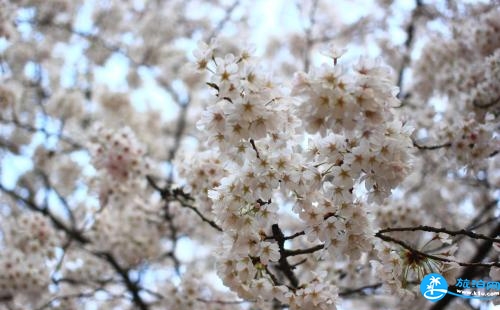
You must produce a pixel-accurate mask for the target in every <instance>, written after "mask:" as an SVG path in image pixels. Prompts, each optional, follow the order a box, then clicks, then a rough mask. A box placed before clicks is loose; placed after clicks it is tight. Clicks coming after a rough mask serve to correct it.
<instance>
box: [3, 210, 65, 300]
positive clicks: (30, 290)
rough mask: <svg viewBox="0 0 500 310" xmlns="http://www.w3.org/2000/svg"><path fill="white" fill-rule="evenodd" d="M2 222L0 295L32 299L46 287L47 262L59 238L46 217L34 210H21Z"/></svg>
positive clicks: (51, 256)
mask: <svg viewBox="0 0 500 310" xmlns="http://www.w3.org/2000/svg"><path fill="white" fill-rule="evenodd" d="M3 220H5V219H3ZM5 223H6V225H5V226H3V227H2V232H3V244H2V252H1V254H0V270H2V273H1V274H0V296H2V297H5V298H8V299H14V298H16V297H19V298H22V297H27V298H29V299H32V298H33V297H36V296H39V295H40V294H42V293H44V292H45V291H46V290H47V289H48V285H49V283H50V269H49V268H48V265H47V263H48V260H50V259H52V258H54V255H55V252H54V251H55V247H56V246H58V244H59V241H58V240H59V238H58V236H57V234H56V232H55V231H54V228H53V227H52V225H51V223H50V222H49V221H48V220H47V218H45V217H44V216H43V215H41V214H38V213H22V214H19V215H18V216H17V217H16V218H15V220H14V221H5Z"/></svg>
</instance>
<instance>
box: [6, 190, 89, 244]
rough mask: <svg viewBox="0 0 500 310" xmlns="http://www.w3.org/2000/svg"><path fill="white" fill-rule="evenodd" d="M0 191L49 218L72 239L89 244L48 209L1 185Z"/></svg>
mask: <svg viewBox="0 0 500 310" xmlns="http://www.w3.org/2000/svg"><path fill="white" fill-rule="evenodd" d="M0 190H1V191H2V192H4V193H5V194H7V195H9V196H10V197H11V198H12V199H14V200H16V201H19V202H22V203H23V204H24V205H25V206H26V207H28V208H29V209H30V210H33V211H35V212H39V213H41V214H43V215H45V216H47V217H48V218H49V219H50V220H51V221H52V224H54V226H55V227H56V228H57V229H59V230H62V231H64V232H65V233H66V234H67V235H68V236H69V237H70V238H72V239H74V240H76V241H78V242H80V243H83V244H85V243H89V242H90V240H89V239H87V237H85V236H84V235H83V234H82V232H80V231H78V230H77V229H76V228H75V227H68V226H66V224H64V223H63V222H62V221H61V220H60V219H59V218H57V217H56V216H55V215H54V214H53V213H52V212H51V211H50V210H49V208H48V207H39V206H37V205H36V204H35V202H33V201H31V200H30V199H27V198H24V197H22V196H21V195H19V194H18V193H16V192H15V191H13V190H9V189H7V188H5V187H3V185H2V184H0Z"/></svg>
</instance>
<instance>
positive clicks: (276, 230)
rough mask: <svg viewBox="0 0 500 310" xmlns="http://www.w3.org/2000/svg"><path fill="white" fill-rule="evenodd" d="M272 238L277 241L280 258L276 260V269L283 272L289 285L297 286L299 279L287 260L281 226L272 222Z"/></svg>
mask: <svg viewBox="0 0 500 310" xmlns="http://www.w3.org/2000/svg"><path fill="white" fill-rule="evenodd" d="M271 229H272V232H273V237H274V240H276V242H277V243H278V247H279V250H280V259H279V261H278V263H279V265H278V269H279V270H281V272H283V274H284V275H285V277H286V278H287V279H288V281H290V285H291V286H292V288H297V287H298V286H299V280H298V279H297V276H296V275H295V274H294V273H293V267H292V266H291V265H290V263H289V262H288V260H287V255H286V251H287V250H286V249H285V235H284V234H283V232H282V231H281V228H280V227H279V225H278V224H273V225H272V226H271Z"/></svg>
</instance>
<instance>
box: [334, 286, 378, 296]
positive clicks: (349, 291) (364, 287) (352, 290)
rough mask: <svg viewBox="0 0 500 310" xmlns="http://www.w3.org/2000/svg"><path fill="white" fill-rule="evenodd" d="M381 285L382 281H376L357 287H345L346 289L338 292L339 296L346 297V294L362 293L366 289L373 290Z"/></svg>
mask: <svg viewBox="0 0 500 310" xmlns="http://www.w3.org/2000/svg"><path fill="white" fill-rule="evenodd" d="M381 286H382V283H376V284H370V285H364V286H361V287H358V288H353V289H346V290H344V291H342V292H340V293H339V296H342V297H347V296H350V295H353V294H357V293H364V292H365V291H366V290H371V291H374V290H376V289H377V288H379V287H381Z"/></svg>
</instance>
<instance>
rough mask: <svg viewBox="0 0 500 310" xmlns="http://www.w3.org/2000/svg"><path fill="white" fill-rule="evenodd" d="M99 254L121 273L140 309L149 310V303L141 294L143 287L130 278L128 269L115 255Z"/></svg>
mask: <svg viewBox="0 0 500 310" xmlns="http://www.w3.org/2000/svg"><path fill="white" fill-rule="evenodd" d="M97 254H98V255H99V256H101V257H103V258H105V259H106V261H107V262H108V263H109V264H110V265H111V266H112V267H113V269H114V270H115V271H116V272H117V273H118V274H119V275H120V277H121V278H122V280H123V282H124V283H125V286H126V287H127V290H128V291H129V292H130V293H131V294H132V300H133V302H134V304H135V305H136V306H137V307H138V309H140V310H148V309H149V307H148V305H147V304H146V302H145V301H144V300H143V299H142V297H141V296H140V294H139V292H140V290H141V288H140V287H139V285H138V284H137V282H134V281H132V280H131V279H130V277H129V274H128V270H127V269H124V268H123V267H121V266H120V264H119V263H118V262H117V261H116V259H115V258H114V257H113V255H111V254H109V253H97Z"/></svg>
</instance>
